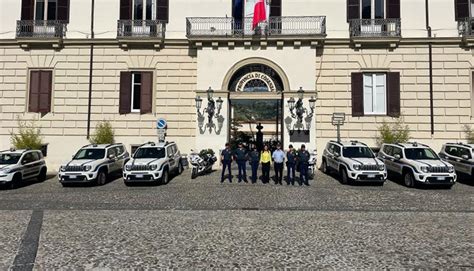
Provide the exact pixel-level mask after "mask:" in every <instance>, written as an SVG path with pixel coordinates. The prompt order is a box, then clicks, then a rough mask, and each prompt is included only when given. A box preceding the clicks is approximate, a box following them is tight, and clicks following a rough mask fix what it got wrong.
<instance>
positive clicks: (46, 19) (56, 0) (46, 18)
mask: <svg viewBox="0 0 474 271" xmlns="http://www.w3.org/2000/svg"><path fill="white" fill-rule="evenodd" d="M42 1H43V2H44V14H43V21H48V2H49V1H50V0H42ZM53 1H54V2H56V19H55V20H57V19H58V0H53ZM37 3H38V0H35V7H34V10H33V12H34V18H35V20H37V19H36V8H37Z"/></svg>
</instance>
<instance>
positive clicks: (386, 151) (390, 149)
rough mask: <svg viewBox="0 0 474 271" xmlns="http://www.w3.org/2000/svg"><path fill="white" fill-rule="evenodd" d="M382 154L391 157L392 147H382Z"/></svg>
mask: <svg viewBox="0 0 474 271" xmlns="http://www.w3.org/2000/svg"><path fill="white" fill-rule="evenodd" d="M383 152H384V153H385V154H386V155H389V156H393V147H392V146H390V145H385V146H384V147H383Z"/></svg>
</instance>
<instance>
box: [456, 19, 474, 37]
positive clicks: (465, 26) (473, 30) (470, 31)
mask: <svg viewBox="0 0 474 271" xmlns="http://www.w3.org/2000/svg"><path fill="white" fill-rule="evenodd" d="M458 30H459V35H461V36H463V37H473V36H474V17H468V18H465V19H464V20H462V21H459V22H458Z"/></svg>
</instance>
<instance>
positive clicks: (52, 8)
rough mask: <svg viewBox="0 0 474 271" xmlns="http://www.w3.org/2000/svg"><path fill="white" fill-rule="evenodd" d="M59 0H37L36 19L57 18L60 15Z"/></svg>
mask: <svg viewBox="0 0 474 271" xmlns="http://www.w3.org/2000/svg"><path fill="white" fill-rule="evenodd" d="M57 7H58V2H57V0H36V5H35V20H37V21H43V20H57V17H58V10H57Z"/></svg>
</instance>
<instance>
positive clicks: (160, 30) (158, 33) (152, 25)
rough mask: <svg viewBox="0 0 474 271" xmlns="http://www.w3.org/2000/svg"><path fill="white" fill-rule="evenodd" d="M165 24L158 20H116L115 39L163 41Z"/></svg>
mask: <svg viewBox="0 0 474 271" xmlns="http://www.w3.org/2000/svg"><path fill="white" fill-rule="evenodd" d="M165 31H166V22H164V21H160V20H118V22H117V37H118V38H129V39H130V38H133V39H163V38H164V37H165Z"/></svg>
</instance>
